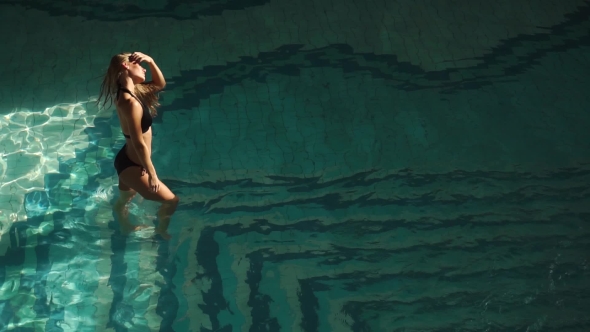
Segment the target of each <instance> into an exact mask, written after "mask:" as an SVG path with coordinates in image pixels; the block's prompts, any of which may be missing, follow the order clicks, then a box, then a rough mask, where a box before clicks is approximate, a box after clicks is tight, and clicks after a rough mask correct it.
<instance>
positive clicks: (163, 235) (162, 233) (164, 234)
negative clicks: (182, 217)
mask: <svg viewBox="0 0 590 332" xmlns="http://www.w3.org/2000/svg"><path fill="white" fill-rule="evenodd" d="M158 236H160V237H161V238H162V239H163V240H165V241H168V240H170V239H171V238H172V235H170V234H168V231H167V230H165V229H159V227H156V229H155V230H154V237H155V238H157V237H158Z"/></svg>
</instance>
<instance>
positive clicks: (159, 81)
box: [129, 52, 166, 90]
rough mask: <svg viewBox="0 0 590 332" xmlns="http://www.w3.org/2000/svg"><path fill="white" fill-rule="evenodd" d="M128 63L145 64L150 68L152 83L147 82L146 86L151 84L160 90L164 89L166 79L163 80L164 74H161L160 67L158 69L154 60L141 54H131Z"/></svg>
mask: <svg viewBox="0 0 590 332" xmlns="http://www.w3.org/2000/svg"><path fill="white" fill-rule="evenodd" d="M129 61H133V62H136V63H141V62H146V63H147V64H148V65H149V66H150V73H151V74H152V81H151V82H147V83H146V84H151V85H153V86H154V87H156V88H158V89H160V90H162V89H164V87H166V79H164V74H162V71H161V70H160V67H158V65H157V64H156V62H155V61H154V59H152V58H151V57H150V56H147V55H145V54H143V53H141V52H134V53H133V54H131V56H129Z"/></svg>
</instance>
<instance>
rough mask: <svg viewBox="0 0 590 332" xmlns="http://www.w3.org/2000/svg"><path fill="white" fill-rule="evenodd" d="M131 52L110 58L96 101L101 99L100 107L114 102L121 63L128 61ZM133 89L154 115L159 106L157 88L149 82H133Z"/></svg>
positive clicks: (98, 102)
mask: <svg viewBox="0 0 590 332" xmlns="http://www.w3.org/2000/svg"><path fill="white" fill-rule="evenodd" d="M130 55H131V53H119V54H117V55H115V56H113V57H112V58H111V64H110V65H109V69H107V73H106V74H105V75H104V79H103V80H102V84H101V85H100V93H99V95H98V99H97V100H96V103H97V104H98V105H100V102H101V100H102V107H105V106H106V104H107V103H109V107H110V106H111V105H113V103H114V102H115V96H116V95H117V91H118V90H119V77H120V76H121V72H122V64H123V63H125V62H127V61H129V56H130ZM134 90H135V91H132V92H133V93H134V94H135V95H136V96H137V98H139V100H141V102H142V103H143V104H144V105H145V106H147V107H148V108H149V109H150V113H151V115H152V116H156V115H157V114H158V112H157V111H156V108H157V107H158V106H160V103H159V102H158V92H159V89H158V88H156V87H154V86H153V85H151V84H135V89H134Z"/></svg>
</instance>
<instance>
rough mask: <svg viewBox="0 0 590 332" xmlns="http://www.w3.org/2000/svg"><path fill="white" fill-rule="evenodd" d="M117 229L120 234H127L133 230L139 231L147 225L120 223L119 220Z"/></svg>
mask: <svg viewBox="0 0 590 332" xmlns="http://www.w3.org/2000/svg"><path fill="white" fill-rule="evenodd" d="M119 226H120V228H119V230H120V231H121V234H123V235H129V234H131V233H133V232H137V231H140V230H142V229H144V228H146V227H147V226H143V225H133V224H131V223H130V222H127V223H122V222H120V221H119Z"/></svg>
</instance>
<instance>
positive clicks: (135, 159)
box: [98, 52, 178, 239]
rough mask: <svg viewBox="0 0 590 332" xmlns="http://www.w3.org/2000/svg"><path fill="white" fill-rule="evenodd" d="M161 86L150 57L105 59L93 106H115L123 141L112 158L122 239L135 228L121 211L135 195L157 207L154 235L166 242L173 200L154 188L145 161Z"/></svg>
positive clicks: (155, 178) (136, 55) (149, 162)
mask: <svg viewBox="0 0 590 332" xmlns="http://www.w3.org/2000/svg"><path fill="white" fill-rule="evenodd" d="M142 62H146V63H148V65H149V67H150V71H151V74H152V78H153V81H150V82H145V72H146V70H145V69H144V68H143V67H142V66H141V65H140V63H142ZM164 86H166V81H165V80H164V76H163V75H162V72H161V71H160V68H158V66H157V65H156V63H155V62H154V60H153V59H152V58H151V57H149V56H147V55H145V54H143V53H139V52H135V53H122V54H117V55H115V56H114V57H113V58H112V59H111V64H110V65H109V69H108V70H107V73H106V75H105V77H104V80H103V82H102V86H101V88H100V95H99V96H98V102H99V103H100V101H101V100H103V104H102V105H103V107H104V106H105V105H106V103H107V102H108V101H110V102H111V103H113V102H114V103H115V105H116V108H117V115H118V116H119V121H120V123H121V129H122V131H123V135H124V136H125V145H124V146H123V148H122V149H121V151H119V153H118V154H117V157H115V169H116V170H117V174H118V175H119V193H120V196H119V199H118V200H117V202H116V203H115V205H114V207H113V209H114V212H115V215H116V216H117V218H118V219H119V223H120V225H121V231H122V232H123V233H128V232H130V231H133V230H136V229H137V228H138V227H137V226H134V225H132V224H131V223H130V222H129V219H128V216H127V205H128V203H129V202H130V201H131V199H132V198H133V196H135V194H136V193H139V194H140V195H141V196H142V197H144V198H145V199H149V200H152V201H158V202H161V203H162V206H161V207H160V210H159V211H158V225H157V226H156V234H159V235H160V236H162V237H163V238H165V239H169V238H170V235H169V234H168V232H167V229H168V224H169V223H170V217H171V216H172V214H173V213H174V211H175V210H176V206H177V205H178V197H177V196H176V195H174V193H173V192H172V191H170V189H168V187H166V185H164V184H163V183H162V182H160V180H159V179H158V176H157V175H156V169H155V168H154V165H153V164H152V160H151V153H152V129H151V126H152V115H154V114H155V113H156V107H157V106H159V104H158V96H157V93H158V92H159V91H160V90H162V89H163V88H164Z"/></svg>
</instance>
